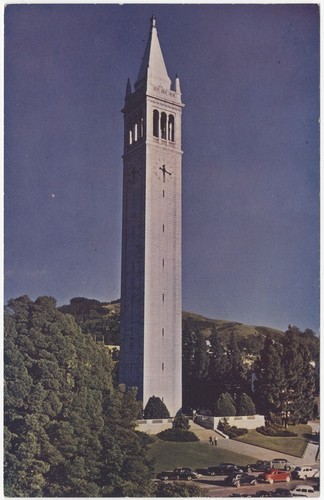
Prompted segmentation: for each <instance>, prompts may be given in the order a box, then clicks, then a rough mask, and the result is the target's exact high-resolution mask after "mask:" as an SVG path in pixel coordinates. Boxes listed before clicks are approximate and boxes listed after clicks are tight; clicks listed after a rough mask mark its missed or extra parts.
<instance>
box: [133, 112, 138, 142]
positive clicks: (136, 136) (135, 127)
mask: <svg viewBox="0 0 324 500" xmlns="http://www.w3.org/2000/svg"><path fill="white" fill-rule="evenodd" d="M133 130H134V142H136V141H137V140H138V124H137V118H135V123H134V127H133Z"/></svg>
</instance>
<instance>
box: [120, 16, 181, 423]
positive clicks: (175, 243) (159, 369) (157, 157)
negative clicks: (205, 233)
mask: <svg viewBox="0 0 324 500" xmlns="http://www.w3.org/2000/svg"><path fill="white" fill-rule="evenodd" d="M182 108H183V104H182V102H181V93H180V84H179V79H177V80H176V83H175V90H172V89H171V81H170V79H169V77H168V74H167V71H166V67H165V64H164V60H163V56H162V52H161V48H160V45H159V41H158V38H157V30H156V26H155V20H152V24H151V31H150V36H149V40H148V44H147V47H146V51H145V54H144V58H143V62H142V65H141V68H140V72H139V75H138V79H137V81H136V83H135V90H134V92H132V90H131V87H130V84H129V82H128V84H127V91H126V98H125V107H124V109H123V113H124V155H123V169H124V171H123V229H122V286H121V350H120V357H121V359H120V382H122V383H125V384H126V385H127V386H137V387H138V398H139V399H142V400H143V405H144V407H145V405H146V403H147V401H148V399H149V398H150V397H151V396H158V397H160V398H161V399H162V401H163V402H164V403H165V405H166V406H167V408H168V410H169V412H170V415H171V416H174V415H175V414H176V413H177V412H178V411H179V410H180V408H181V406H182V395H181V393H182V381H181V344H182V304H181V160H182V151H181V113H182Z"/></svg>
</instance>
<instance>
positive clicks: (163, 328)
mask: <svg viewBox="0 0 324 500" xmlns="http://www.w3.org/2000/svg"><path fill="white" fill-rule="evenodd" d="M162 337H164V328H162Z"/></svg>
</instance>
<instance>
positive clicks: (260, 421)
mask: <svg viewBox="0 0 324 500" xmlns="http://www.w3.org/2000/svg"><path fill="white" fill-rule="evenodd" d="M223 418H226V419H227V421H228V423H229V425H230V426H231V427H232V426H233V425H235V426H236V427H238V428H244V429H256V428H257V427H261V426H262V425H265V421H264V415H244V416H237V417H232V416H229V417H213V416H209V415H196V417H195V422H196V423H197V424H199V425H201V426H202V427H205V428H206V429H213V430H216V429H217V426H218V423H219V421H220V420H222V419H223Z"/></svg>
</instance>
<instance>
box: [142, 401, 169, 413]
mask: <svg viewBox="0 0 324 500" xmlns="http://www.w3.org/2000/svg"><path fill="white" fill-rule="evenodd" d="M144 418H170V413H169V410H168V409H167V407H166V406H165V404H164V403H163V401H162V400H161V398H159V397H157V396H151V397H150V399H149V400H148V402H147V404H146V406H145V409H144Z"/></svg>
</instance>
